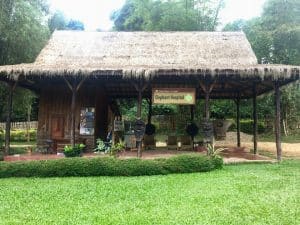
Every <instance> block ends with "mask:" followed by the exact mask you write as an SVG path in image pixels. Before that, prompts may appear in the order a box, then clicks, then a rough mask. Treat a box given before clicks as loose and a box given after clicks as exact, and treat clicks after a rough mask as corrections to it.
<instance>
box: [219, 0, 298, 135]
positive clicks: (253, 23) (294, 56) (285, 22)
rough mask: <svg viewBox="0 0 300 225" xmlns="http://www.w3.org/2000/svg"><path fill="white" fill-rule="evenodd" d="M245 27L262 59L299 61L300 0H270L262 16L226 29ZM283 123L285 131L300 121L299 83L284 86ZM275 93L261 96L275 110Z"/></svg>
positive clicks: (270, 110)
mask: <svg viewBox="0 0 300 225" xmlns="http://www.w3.org/2000/svg"><path fill="white" fill-rule="evenodd" d="M237 29H238V30H243V31H244V32H245V33H246V35H247V37H248V40H249V42H250V43H251V46H252V48H253V50H254V52H255V54H256V56H257V58H258V61H259V62H260V63H274V64H292V65H300V1H298V0H268V1H266V3H265V5H264V10H263V13H262V16H261V17H259V18H255V19H252V20H249V21H243V22H241V20H238V21H235V22H233V23H231V24H227V25H226V26H225V27H224V30H227V31H229V30H232V31H234V30H237ZM281 96H282V99H281V101H282V112H281V113H282V123H283V126H282V127H284V128H285V129H284V130H285V133H286V134H288V133H289V129H291V130H293V125H294V124H296V123H297V122H298V123H299V121H300V115H299V111H300V106H299V105H300V104H299V96H300V87H299V85H298V84H295V85H292V86H288V87H285V88H282V95H281ZM273 98H274V96H273V95H266V96H264V97H263V99H261V102H262V104H263V105H264V107H265V108H267V110H266V113H267V112H268V111H269V114H270V113H272V112H273V108H274V105H273V104H274V102H273Z"/></svg>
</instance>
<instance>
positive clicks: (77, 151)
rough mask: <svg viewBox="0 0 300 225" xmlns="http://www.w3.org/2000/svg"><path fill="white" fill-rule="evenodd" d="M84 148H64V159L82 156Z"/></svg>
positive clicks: (83, 146)
mask: <svg viewBox="0 0 300 225" xmlns="http://www.w3.org/2000/svg"><path fill="white" fill-rule="evenodd" d="M84 148H85V145H84V144H75V146H74V147H73V146H68V145H66V146H65V147H64V151H63V152H64V154H65V156H66V157H79V156H81V154H82V150H83V149H84Z"/></svg>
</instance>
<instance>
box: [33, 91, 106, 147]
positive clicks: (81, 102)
mask: <svg viewBox="0 0 300 225" xmlns="http://www.w3.org/2000/svg"><path fill="white" fill-rule="evenodd" d="M82 107H95V108H96V115H95V135H92V136H86V135H84V136H82V135H79V127H80V110H81V108H82ZM70 109H71V91H70V90H69V89H68V87H67V86H66V85H61V86H56V87H55V88H53V87H51V86H48V87H45V88H44V89H43V91H42V92H41V95H40V105H39V118H38V119H39V123H38V132H37V137H38V146H45V141H46V140H47V139H51V118H52V117H53V116H63V117H64V140H70V124H71V113H70ZM75 124H76V130H75V135H76V139H86V141H87V147H88V149H93V148H94V146H95V136H96V137H101V138H105V137H106V135H107V126H108V100H107V97H106V96H105V92H104V91H97V90H96V88H95V87H85V86H84V85H83V86H82V88H81V89H80V90H79V92H78V97H77V101H76V118H75Z"/></svg>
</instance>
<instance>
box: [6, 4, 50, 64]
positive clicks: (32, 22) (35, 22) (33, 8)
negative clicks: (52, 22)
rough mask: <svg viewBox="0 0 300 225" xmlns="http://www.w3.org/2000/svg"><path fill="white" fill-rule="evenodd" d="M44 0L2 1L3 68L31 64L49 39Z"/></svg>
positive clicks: (46, 10)
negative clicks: (45, 21)
mask: <svg viewBox="0 0 300 225" xmlns="http://www.w3.org/2000/svg"><path fill="white" fill-rule="evenodd" d="M47 12H48V9H47V5H46V3H45V1H42V0H29V1H23V0H1V1H0V21H1V23H0V31H1V32H0V65H1V64H2V65H3V64H16V63H24V62H32V61H33V60H34V58H35V57H36V56H37V54H38V53H39V51H40V50H41V49H42V47H43V46H44V45H45V43H46V41H47V40H48V38H49V29H48V27H47V26H46V25H45V24H44V17H45V15H46V13H47Z"/></svg>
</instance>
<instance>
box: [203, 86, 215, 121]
mask: <svg viewBox="0 0 300 225" xmlns="http://www.w3.org/2000/svg"><path fill="white" fill-rule="evenodd" d="M214 84H215V82H213V83H205V84H203V83H201V82H200V86H201V88H202V90H203V91H204V94H205V105H204V112H205V120H206V121H208V120H209V119H210V111H209V107H210V106H209V97H210V96H209V95H210V93H211V91H212V89H213V87H214Z"/></svg>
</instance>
